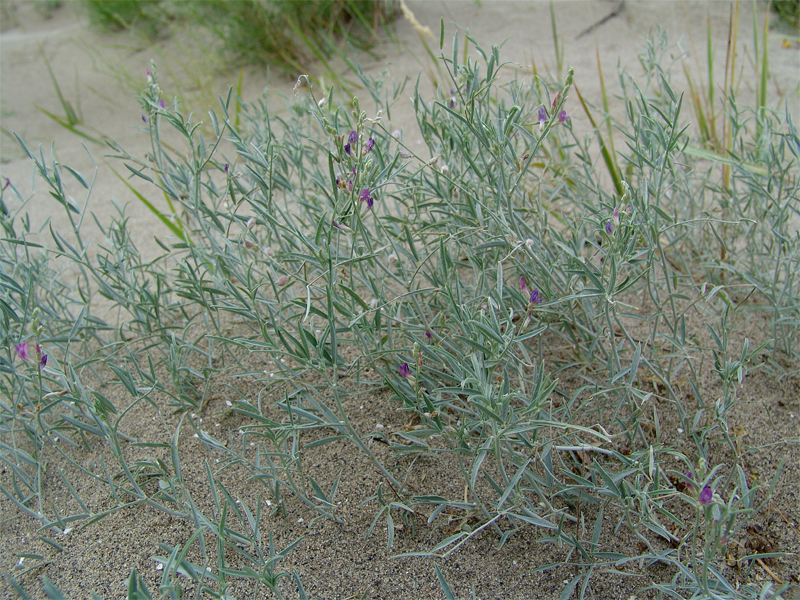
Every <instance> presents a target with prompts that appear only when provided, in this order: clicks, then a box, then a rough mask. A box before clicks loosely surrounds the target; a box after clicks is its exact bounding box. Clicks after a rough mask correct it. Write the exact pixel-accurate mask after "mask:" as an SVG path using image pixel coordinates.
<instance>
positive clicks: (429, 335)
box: [425, 331, 433, 340]
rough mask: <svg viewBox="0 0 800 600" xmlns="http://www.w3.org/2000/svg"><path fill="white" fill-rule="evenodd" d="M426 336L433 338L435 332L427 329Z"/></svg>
mask: <svg viewBox="0 0 800 600" xmlns="http://www.w3.org/2000/svg"><path fill="white" fill-rule="evenodd" d="M425 337H427V338H428V339H429V340H430V339H432V338H433V334H432V333H431V332H430V331H426V332H425Z"/></svg>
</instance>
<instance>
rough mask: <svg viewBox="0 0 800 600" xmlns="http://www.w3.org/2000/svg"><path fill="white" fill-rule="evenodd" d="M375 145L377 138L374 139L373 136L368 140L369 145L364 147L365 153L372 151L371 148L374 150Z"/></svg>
mask: <svg viewBox="0 0 800 600" xmlns="http://www.w3.org/2000/svg"><path fill="white" fill-rule="evenodd" d="M374 147H375V140H373V139H372V138H369V140H367V145H366V147H365V148H364V154H369V152H370V151H371V150H372V149H373V148H374Z"/></svg>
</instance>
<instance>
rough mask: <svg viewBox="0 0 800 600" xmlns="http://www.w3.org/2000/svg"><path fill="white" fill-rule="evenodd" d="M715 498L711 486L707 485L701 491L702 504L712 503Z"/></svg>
mask: <svg viewBox="0 0 800 600" xmlns="http://www.w3.org/2000/svg"><path fill="white" fill-rule="evenodd" d="M713 499H714V492H712V491H711V487H710V486H706V487H704V488H703V491H702V492H700V504H704V505H707V504H711V502H712V500H713Z"/></svg>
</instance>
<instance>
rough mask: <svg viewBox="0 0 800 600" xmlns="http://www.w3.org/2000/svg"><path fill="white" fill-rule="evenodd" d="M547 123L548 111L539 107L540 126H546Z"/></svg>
mask: <svg viewBox="0 0 800 600" xmlns="http://www.w3.org/2000/svg"><path fill="white" fill-rule="evenodd" d="M545 121H547V111H546V110H545V109H544V106H540V107H539V125H544V123H545Z"/></svg>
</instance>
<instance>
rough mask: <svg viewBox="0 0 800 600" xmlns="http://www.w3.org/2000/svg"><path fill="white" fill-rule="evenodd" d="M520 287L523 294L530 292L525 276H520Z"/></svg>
mask: <svg viewBox="0 0 800 600" xmlns="http://www.w3.org/2000/svg"><path fill="white" fill-rule="evenodd" d="M519 287H520V289H521V290H522V291H523V292H527V291H528V288H527V286H526V285H525V276H524V275H520V276H519Z"/></svg>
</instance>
